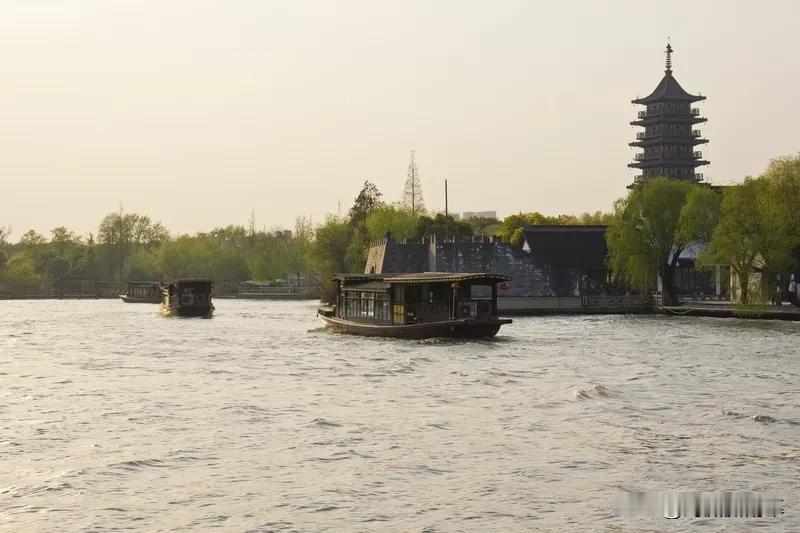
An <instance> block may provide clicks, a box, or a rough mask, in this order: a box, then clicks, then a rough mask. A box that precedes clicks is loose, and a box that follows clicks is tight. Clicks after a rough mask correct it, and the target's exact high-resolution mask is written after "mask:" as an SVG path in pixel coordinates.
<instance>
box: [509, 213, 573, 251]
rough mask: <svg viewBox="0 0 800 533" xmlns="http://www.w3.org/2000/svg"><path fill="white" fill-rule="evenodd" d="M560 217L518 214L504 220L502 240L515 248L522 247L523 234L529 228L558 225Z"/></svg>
mask: <svg viewBox="0 0 800 533" xmlns="http://www.w3.org/2000/svg"><path fill="white" fill-rule="evenodd" d="M558 223H559V217H549V216H545V215H543V214H541V213H539V212H533V213H522V212H520V213H517V214H514V215H509V216H507V217H506V218H504V219H503V222H502V224H501V227H500V232H499V234H500V238H501V239H502V240H503V241H504V242H507V243H509V244H513V245H514V246H520V245H521V244H522V241H523V240H524V238H525V236H524V234H523V232H524V231H525V228H527V227H529V226H539V225H546V224H558Z"/></svg>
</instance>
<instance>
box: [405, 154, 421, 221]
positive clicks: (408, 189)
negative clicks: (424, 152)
mask: <svg viewBox="0 0 800 533" xmlns="http://www.w3.org/2000/svg"><path fill="white" fill-rule="evenodd" d="M403 206H404V207H405V208H407V209H409V210H410V211H411V214H412V215H421V214H424V213H425V200H424V199H423V198H422V179H421V178H420V175H419V169H418V168H417V162H416V160H415V159H414V150H411V160H410V161H409V163H408V173H407V175H406V184H405V187H404V189H403Z"/></svg>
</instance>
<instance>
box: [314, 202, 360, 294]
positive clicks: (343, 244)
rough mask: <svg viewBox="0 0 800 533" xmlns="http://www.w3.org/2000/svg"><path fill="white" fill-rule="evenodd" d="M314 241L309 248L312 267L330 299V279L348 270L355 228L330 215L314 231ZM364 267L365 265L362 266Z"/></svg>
mask: <svg viewBox="0 0 800 533" xmlns="http://www.w3.org/2000/svg"><path fill="white" fill-rule="evenodd" d="M314 233H315V235H314V242H313V243H312V244H311V247H310V250H309V259H310V263H311V266H312V268H313V269H314V271H315V272H316V273H317V275H318V276H319V279H320V280H321V281H322V283H323V284H324V285H323V298H326V297H327V298H328V300H329V301H330V298H331V296H332V295H331V290H332V284H331V283H330V282H329V279H328V278H330V277H331V276H332V275H333V274H335V273H337V272H347V271H348V270H349V268H348V249H349V248H350V241H351V238H352V235H353V228H352V227H351V226H350V224H348V223H347V221H345V220H342V219H341V218H339V217H335V216H332V215H329V216H328V218H326V219H325V223H324V224H322V225H321V226H319V227H317V229H316V231H315V232H314ZM362 268H363V267H362Z"/></svg>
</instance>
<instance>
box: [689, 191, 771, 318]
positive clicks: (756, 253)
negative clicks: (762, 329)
mask: <svg viewBox="0 0 800 533" xmlns="http://www.w3.org/2000/svg"><path fill="white" fill-rule="evenodd" d="M762 187H763V182H760V181H758V180H754V179H752V178H747V179H745V181H744V182H743V183H741V184H739V185H734V186H731V187H727V188H726V189H725V192H724V193H723V197H722V212H721V215H720V221H719V224H718V225H717V227H716V228H715V229H714V233H713V236H712V238H711V242H710V244H709V247H708V249H707V250H706V251H705V252H704V253H703V254H702V255H701V260H702V261H703V262H704V263H716V262H723V263H727V264H728V265H730V267H731V270H732V271H733V274H734V275H735V277H736V282H737V284H738V286H739V300H740V301H741V302H742V303H745V304H746V303H748V301H749V299H750V294H749V287H750V277H751V275H752V274H753V273H755V272H756V271H758V270H760V268H761V267H762V256H761V253H760V250H761V248H762V245H763V241H764V237H765V232H764V230H765V229H766V228H765V226H764V218H763V216H762V215H763V214H762V212H761V211H760V209H759V207H758V197H759V196H760V194H761V190H760V189H761V188H762Z"/></svg>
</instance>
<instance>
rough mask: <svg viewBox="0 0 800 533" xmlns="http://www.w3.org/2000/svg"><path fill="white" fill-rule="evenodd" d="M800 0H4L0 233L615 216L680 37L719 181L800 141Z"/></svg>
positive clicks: (708, 171)
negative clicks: (409, 213)
mask: <svg viewBox="0 0 800 533" xmlns="http://www.w3.org/2000/svg"><path fill="white" fill-rule="evenodd" d="M797 20H800V2H796V1H794V0H792V1H777V0H774V1H773V0H765V1H762V2H746V1H744V0H741V1H739V0H736V1H733V0H709V1H705V2H696V1H685V0H675V1H673V2H642V1H640V0H637V1H628V0H614V1H611V0H606V1H600V0H597V1H594V0H592V1H589V0H585V1H575V0H561V1H559V2H552V1H547V2H538V1H534V0H527V1H511V0H504V1H498V2H488V1H483V2H472V1H465V0H454V1H449V0H437V1H413V0H408V1H393V2H388V1H380V0H370V1H357V0H336V1H319V2H315V1H306V0H293V1H291V2H286V1H281V2H278V1H275V2H273V1H267V0H263V1H261V0H224V1H222V0H219V1H213V2H212V1H207V0H170V1H164V0H158V1H156V0H135V1H123V0H19V1H14V0H0V226H11V227H12V228H13V233H12V235H11V240H17V239H18V238H19V237H20V236H21V235H22V233H24V232H25V231H26V230H28V229H36V230H38V231H40V232H43V233H47V232H49V230H50V229H51V228H53V227H55V226H59V225H64V226H67V227H68V228H70V229H73V230H75V231H76V232H78V233H81V234H88V233H89V232H96V230H97V226H98V225H99V222H100V220H101V219H102V218H103V216H105V215H106V214H108V213H110V212H115V211H118V210H119V209H120V207H122V209H123V210H124V211H125V212H135V213H139V214H146V215H149V216H150V217H151V218H152V219H154V220H158V221H161V222H162V223H163V224H165V225H166V226H167V227H168V228H169V229H170V230H171V231H172V232H173V233H194V232H197V231H207V230H209V229H211V228H213V227H215V226H222V225H227V224H242V225H246V224H247V223H248V220H249V218H250V215H251V212H253V213H254V214H255V220H256V226H257V227H259V228H269V229H272V228H277V227H285V228H292V227H293V226H294V221H295V219H296V217H298V216H305V217H311V218H312V220H313V221H314V222H315V223H316V222H321V221H323V220H324V218H325V216H326V214H328V213H333V214H336V213H337V212H338V210H339V209H340V210H341V213H342V214H344V213H346V212H347V209H348V208H349V206H350V205H351V204H352V202H353V199H354V197H355V196H356V195H357V193H358V191H359V190H360V188H361V186H362V184H363V183H364V181H365V180H369V181H372V182H374V183H375V184H376V185H377V186H378V188H379V189H380V190H381V191H382V192H383V199H384V200H387V201H397V200H400V198H401V194H402V190H403V184H404V181H405V177H406V169H407V166H408V160H409V154H410V152H411V150H414V151H415V153H416V160H417V164H418V167H419V170H420V174H421V176H422V187H423V192H424V197H425V203H426V205H427V207H428V208H429V209H432V210H443V209H444V179H447V180H448V188H449V207H450V211H451V212H461V211H484V210H494V211H497V212H498V214H499V215H500V216H504V215H507V214H511V213H515V212H519V211H540V212H542V213H545V214H559V213H571V214H579V213H582V212H585V211H597V210H604V211H608V210H610V209H611V206H612V204H613V202H614V200H615V199H617V198H619V197H621V196H624V195H625V193H626V192H627V191H626V189H625V187H626V185H628V184H629V183H630V182H631V181H632V180H633V176H634V175H635V174H636V173H637V172H636V171H635V170H634V169H629V168H627V164H628V163H629V162H630V161H631V160H632V158H633V155H634V153H635V152H636V150H635V149H634V148H630V147H629V146H628V143H629V142H631V141H632V140H634V138H635V133H636V131H638V128H636V127H633V126H630V125H629V122H630V121H631V120H634V119H635V117H636V112H637V111H638V110H639V109H640V108H639V107H638V106H634V105H633V104H631V102H630V100H631V99H633V98H636V97H637V96H645V95H647V94H649V93H650V92H651V91H652V90H653V89H654V88H655V86H656V85H657V84H658V82H659V80H660V79H661V77H662V76H663V71H664V47H665V45H666V42H667V38H669V40H670V43H671V44H672V46H673V48H674V50H675V53H674V55H673V71H674V75H675V77H676V79H677V80H678V81H679V82H680V83H681V85H682V86H683V88H684V89H686V90H687V91H689V92H692V93H700V94H702V95H705V96H707V98H708V99H707V100H706V101H705V102H701V103H700V104H698V107H700V109H701V113H702V116H705V117H707V118H708V123H707V124H702V125H700V128H701V130H702V131H703V134H704V136H705V137H706V138H708V139H710V143H709V144H707V145H705V146H702V147H700V149H702V150H703V152H704V155H705V158H706V159H709V160H710V161H711V165H709V166H707V167H703V168H701V169H699V170H700V171H701V172H703V173H704V175H705V176H706V180H707V181H709V182H711V183H715V184H725V183H732V182H734V181H737V180H740V179H742V178H743V177H745V176H747V175H755V174H758V173H760V172H762V171H763V170H764V169H765V168H766V166H767V165H768V164H769V161H770V159H771V158H774V157H777V156H781V155H787V154H794V153H797V152H798V151H800V127H798V124H797V118H798V112H797V103H796V98H797V96H796V95H798V94H800V54H798V53H797V49H798V48H797V37H796V36H797V27H796V24H797Z"/></svg>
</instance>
